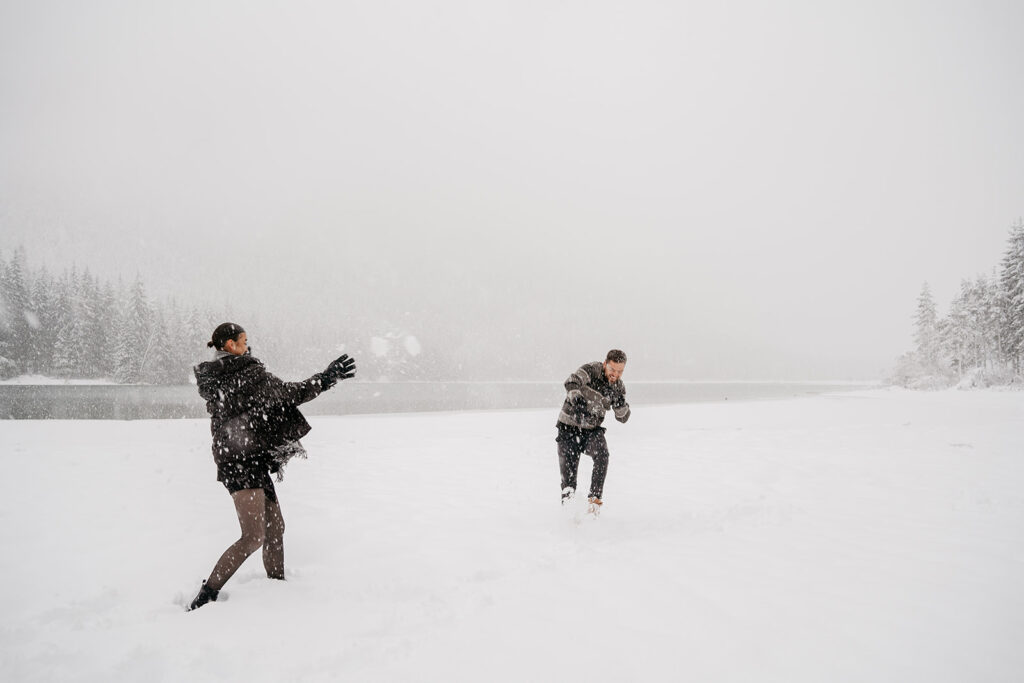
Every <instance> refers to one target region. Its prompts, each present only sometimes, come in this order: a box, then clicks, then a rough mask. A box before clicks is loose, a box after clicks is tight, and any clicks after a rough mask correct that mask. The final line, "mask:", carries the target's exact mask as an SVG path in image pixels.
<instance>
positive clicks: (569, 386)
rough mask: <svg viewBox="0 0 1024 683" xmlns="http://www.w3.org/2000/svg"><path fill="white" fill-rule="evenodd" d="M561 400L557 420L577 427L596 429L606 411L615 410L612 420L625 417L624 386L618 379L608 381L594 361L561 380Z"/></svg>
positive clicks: (627, 410)
mask: <svg viewBox="0 0 1024 683" xmlns="http://www.w3.org/2000/svg"><path fill="white" fill-rule="evenodd" d="M565 391H566V396H565V402H564V403H562V411H561V412H560V413H559V414H558V421H559V422H560V423H562V424H567V425H570V426H573V427H578V428H580V429H597V428H598V427H600V426H601V423H602V422H604V415H605V413H606V412H607V411H609V410H613V411H614V412H615V419H616V420H618V421H619V422H625V421H626V420H628V419H629V404H628V403H626V385H625V384H623V383H622V380H621V379H619V380H615V383H614V384H612V383H610V382H609V381H608V378H607V377H605V376H604V365H603V364H602V363H601V362H600V361H598V362H595V363H587V364H586V365H584V366H582V367H581V368H580V369H579V370H577V371H576V372H574V373H572V374H571V375H569V379H567V380H565Z"/></svg>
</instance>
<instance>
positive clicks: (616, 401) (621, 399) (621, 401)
mask: <svg viewBox="0 0 1024 683" xmlns="http://www.w3.org/2000/svg"><path fill="white" fill-rule="evenodd" d="M624 405H626V397H625V396H624V395H623V394H621V393H619V392H617V391H616V392H615V393H614V394H612V410H618V409H619V408H621V407H622V406H624Z"/></svg>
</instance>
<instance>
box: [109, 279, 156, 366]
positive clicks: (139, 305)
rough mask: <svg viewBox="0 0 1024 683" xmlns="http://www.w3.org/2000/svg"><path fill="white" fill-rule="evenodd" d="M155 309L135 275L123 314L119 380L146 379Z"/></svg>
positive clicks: (120, 326) (118, 360) (119, 352)
mask: <svg viewBox="0 0 1024 683" xmlns="http://www.w3.org/2000/svg"><path fill="white" fill-rule="evenodd" d="M153 341H154V335H153V310H152V307H151V305H150V302H149V297H148V296H146V287H145V285H144V284H143V283H142V280H141V279H140V278H139V277H136V278H135V282H134V283H133V284H132V287H131V291H130V292H129V294H128V297H127V299H126V301H125V302H124V309H123V311H122V314H121V316H120V325H119V329H118V344H117V352H116V355H117V362H118V364H117V369H116V371H115V375H114V377H115V379H117V381H118V382H121V383H122V384H133V383H137V382H141V381H143V378H144V369H145V368H146V366H147V363H148V362H149V358H150V356H151V355H152V353H153V347H152V345H153Z"/></svg>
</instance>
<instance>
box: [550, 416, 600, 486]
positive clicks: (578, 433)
mask: <svg viewBox="0 0 1024 683" xmlns="http://www.w3.org/2000/svg"><path fill="white" fill-rule="evenodd" d="M555 442H556V443H557V444H558V468H559V469H560V470H561V472H562V490H563V491H564V490H565V489H567V488H569V489H572V490H573V491H575V490H576V474H577V473H578V472H579V467H580V456H581V455H583V454H584V453H586V454H587V455H589V456H590V457H591V458H593V459H594V471H593V473H592V474H591V475H590V497H591V498H600V497H601V494H602V492H603V491H604V478H605V475H607V474H608V457H609V454H608V442H607V441H605V438H604V427H598V428H597V429H578V428H576V427H570V426H568V425H563V424H559V425H558V436H557V437H556V438H555Z"/></svg>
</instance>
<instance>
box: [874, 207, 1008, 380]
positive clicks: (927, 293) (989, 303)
mask: <svg viewBox="0 0 1024 683" xmlns="http://www.w3.org/2000/svg"><path fill="white" fill-rule="evenodd" d="M1022 363H1024V221H1020V220H1018V222H1017V223H1016V224H1015V225H1013V226H1012V227H1011V228H1010V234H1009V237H1008V238H1007V245H1006V250H1005V252H1004V254H1003V258H1002V261H1001V262H1000V263H999V265H997V266H996V267H994V268H993V269H992V272H991V274H989V275H981V276H978V277H976V278H975V279H973V280H970V279H965V280H962V281H961V282H960V290H959V292H958V293H957V295H956V296H955V297H954V299H953V301H952V302H951V303H950V306H949V312H948V314H947V315H946V316H944V317H940V316H939V314H938V310H937V308H936V305H935V300H934V298H933V297H932V293H931V289H930V288H929V286H928V283H925V284H924V286H923V287H922V288H921V293H920V294H919V295H918V298H917V310H916V313H915V315H914V349H913V350H912V351H909V352H907V353H905V354H903V355H902V356H901V357H900V358H899V360H898V361H897V365H896V369H895V372H894V376H893V378H892V379H893V381H894V383H896V384H900V385H902V386H907V387H912V388H940V387H944V386H951V385H953V384H956V383H967V384H970V385H983V386H985V385H994V384H1010V383H1014V382H1021V381H1024V380H1022V379H1021V378H1020V375H1021V368H1022Z"/></svg>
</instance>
